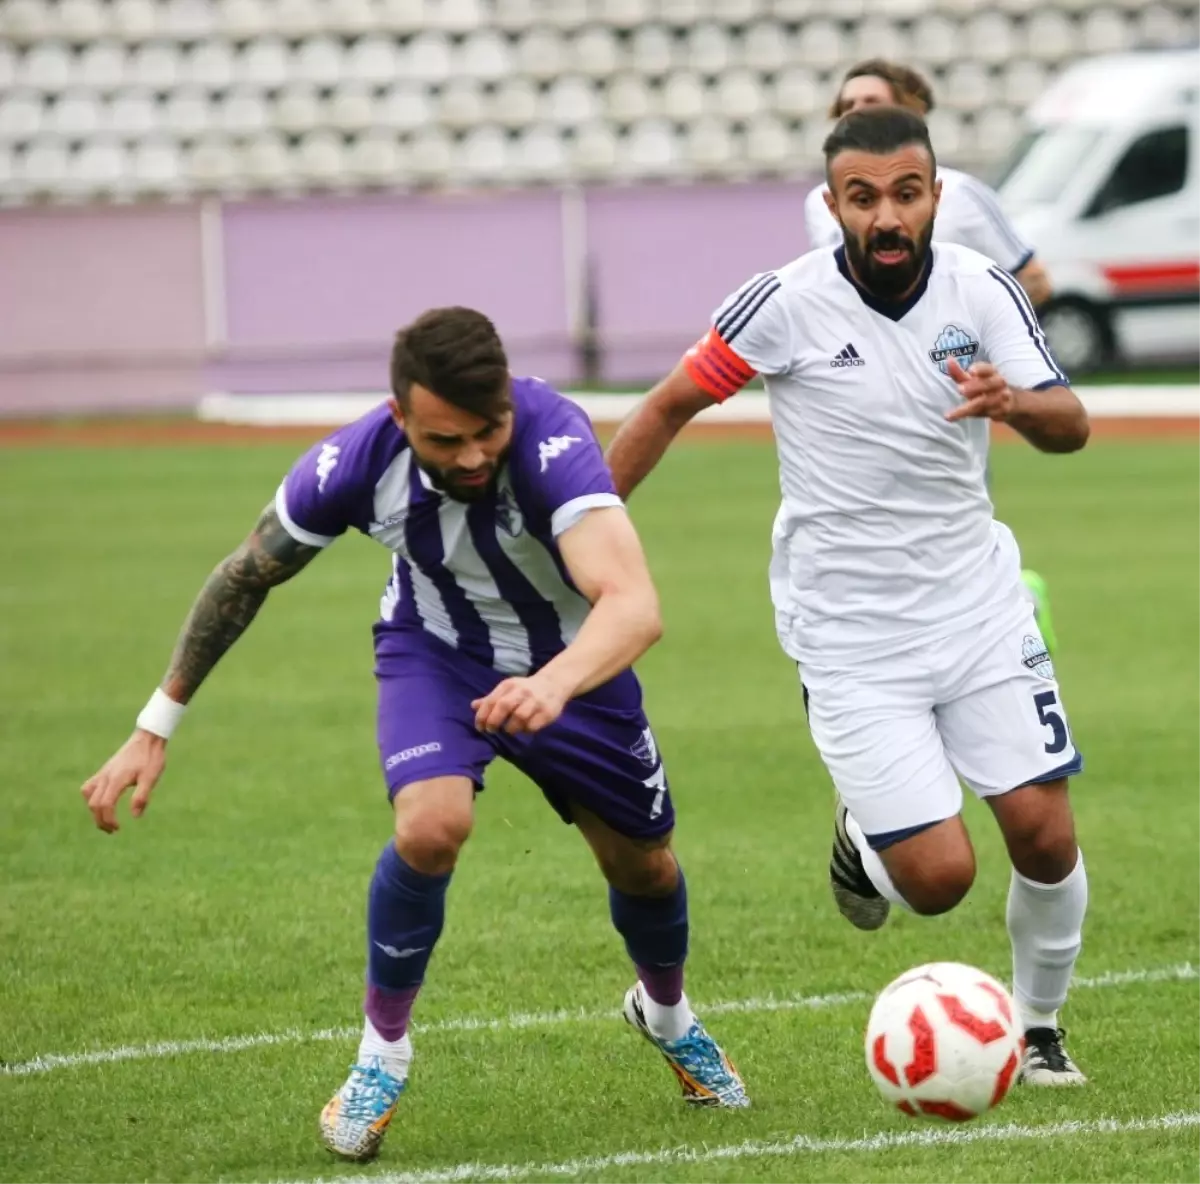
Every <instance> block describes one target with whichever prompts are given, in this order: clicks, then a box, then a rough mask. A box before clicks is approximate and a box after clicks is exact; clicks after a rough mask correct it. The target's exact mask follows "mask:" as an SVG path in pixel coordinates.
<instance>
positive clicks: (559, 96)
mask: <svg viewBox="0 0 1200 1184" xmlns="http://www.w3.org/2000/svg"><path fill="white" fill-rule="evenodd" d="M541 114H542V118H543V119H545V120H546V121H547V122H549V123H552V124H556V125H557V126H559V127H578V126H579V125H580V124H583V123H589V122H591V121H592V120H593V119H595V118H597V117H598V116H599V114H600V98H599V95H598V94H597V92H596V88H595V86H594V85H593V84H592V83H591V82H590V81H589V80H588V79H586V78H580V77H579V76H578V75H573V74H564V75H563V76H562V77H561V78H556V79H555V80H554V81H553V82H552V83H551V84H550V86H549V87H548V88H547V90H546V94H545V95H544V96H543V100H542V104H541Z"/></svg>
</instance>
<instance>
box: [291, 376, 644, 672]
mask: <svg viewBox="0 0 1200 1184" xmlns="http://www.w3.org/2000/svg"><path fill="white" fill-rule="evenodd" d="M512 397H513V405H514V421H513V438H512V444H511V447H510V449H509V452H508V456H507V458H506V460H505V463H504V464H503V466H502V467H501V469H500V472H499V475H498V479H497V482H496V486H495V489H494V490H493V491H492V492H491V493H489V494H488V495H487V496H486V497H483V498H481V499H480V500H479V501H477V502H470V503H464V502H457V501H455V500H453V499H452V498H449V497H446V496H444V495H443V494H442V493H440V492H439V491H438V490H437V489H435V488H434V487H433V485H432V484H431V482H430V480H429V478H428V476H427V475H426V473H425V472H424V471H423V470H422V469H421V468H420V467H419V466H418V465H417V463H416V461H415V458H414V457H413V454H412V450H411V448H410V447H409V444H408V439H407V437H406V436H405V434H404V432H402V431H401V430H400V429H399V428H398V427H397V426H396V424H395V422H394V420H393V419H392V417H391V414H390V412H389V409H388V407H387V405H386V404H383V405H381V406H379V407H377V408H375V409H374V410H372V411H369V412H368V413H367V414H366V415H364V416H363V417H362V418H361V419H358V420H356V421H355V422H354V423H351V424H347V425H346V426H345V427H343V428H339V429H338V430H337V431H336V432H334V433H333V434H332V435H330V436H328V437H326V438H325V439H324V440H323V441H321V442H320V443H319V444H316V445H314V446H313V447H312V448H311V449H309V451H308V452H306V453H305V454H304V455H303V456H302V457H301V458H300V459H299V460H298V461H297V462H296V463H295V464H294V465H293V466H292V469H291V471H290V472H289V473H288V475H287V477H286V478H285V479H284V481H283V484H282V485H280V487H279V492H278V493H277V494H276V497H275V508H276V512H277V513H278V515H279V519H280V521H281V522H282V523H283V525H284V527H285V528H286V529H287V530H288V532H289V533H290V534H291V535H292V536H293V537H294V538H296V539H297V540H298V541H300V542H302V543H308V544H309V545H311V546H314V547H325V546H328V545H329V544H330V543H332V542H333V541H334V539H335V538H337V537H338V535H341V534H344V533H345V531H346V530H347V529H349V528H350V527H354V528H355V529H357V530H360V531H362V533H363V534H366V535H369V536H370V537H371V538H373V539H375V540H376V542H379V543H382V544H383V546H385V547H387V548H388V549H389V550H391V551H392V552H393V559H392V564H393V572H392V578H391V579H390V580H389V582H388V585H387V588H386V589H385V591H384V595H383V600H382V604H381V619H380V621H379V623H378V624H377V625H376V636H377V641H376V648H377V652H378V653H379V654H380V655H381V656H383V655H386V653H387V652H388V650H389V646H394V647H395V648H397V649H402V648H403V645H404V634H405V633H406V632H410V631H411V630H412V629H414V628H419V629H424V630H426V631H428V632H429V633H432V634H433V635H434V636H435V637H438V638H440V639H441V640H442V641H444V642H445V643H446V644H447V645H450V646H452V647H453V648H455V649H457V650H459V651H461V652H462V653H463V654H465V655H467V656H469V657H471V658H472V659H474V660H475V661H477V662H482V663H483V664H485V665H488V666H491V667H493V668H494V669H496V670H498V671H501V672H502V673H505V674H528V673H529V672H531V671H533V670H537V669H539V668H540V667H541V666H543V665H545V663H546V662H548V661H549V660H550V659H551V658H553V657H554V656H555V655H556V654H557V653H559V652H560V651H561V650H562V649H563V648H564V647H565V646H566V645H567V644H569V643H570V641H571V640H572V639H573V638H574V637H575V635H576V633H578V632H579V628H580V626H581V625H582V624H583V620H584V618H585V617H586V616H587V614H588V612H589V611H590V607H591V606H590V605H589V604H588V602H587V601H586V600H585V599H584V597H583V596H581V595H580V594H579V592H578V591H577V590H576V589H575V587H574V585H573V584H572V583H571V579H570V576H569V575H568V573H567V570H566V567H565V566H564V564H563V560H562V555H561V554H560V553H559V549H558V543H557V539H558V536H559V535H561V534H562V533H563V532H564V531H565V530H567V529H569V528H570V527H571V526H573V525H574V524H575V523H576V522H578V521H579V519H580V518H581V517H582V516H583V515H584V514H586V513H587V511H588V510H592V509H596V508H598V507H601V506H619V505H621V499H620V498H619V497H618V496H617V493H616V491H615V489H614V487H613V483H612V477H611V476H610V475H609V471H608V468H607V467H606V465H605V463H604V457H603V454H602V453H601V450H600V445H599V443H598V442H597V440H596V436H595V433H594V432H593V431H592V425H591V422H590V421H589V420H588V418H587V416H586V415H585V414H584V413H583V411H582V410H581V409H580V408H579V407H578V406H577V405H576V404H574V403H572V402H571V401H570V400H569V399H566V398H564V397H563V396H562V395H560V394H558V392H557V391H554V390H552V389H551V388H550V387H549V386H547V385H546V384H545V383H544V382H542V381H541V380H540V379H536V378H514V379H513V382H512Z"/></svg>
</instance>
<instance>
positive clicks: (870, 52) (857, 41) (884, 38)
mask: <svg viewBox="0 0 1200 1184" xmlns="http://www.w3.org/2000/svg"><path fill="white" fill-rule="evenodd" d="M921 51H922V52H924V46H922V47H921ZM911 53H912V47H911V45H910V44H909V40H908V38H907V37H906V36H905V34H904V32H903V30H902V29H901V27H900V26H899V25H898V24H897V23H896V22H895V21H891V20H888V19H887V18H885V17H879V16H874V17H867V19H866V20H864V21H862V22H861V23H860V24H859V25H858V27H857V28H856V29H855V33H854V57H855V58H888V59H890V60H891V61H903V60H904V59H905V58H907V57H909V56H910V54H911Z"/></svg>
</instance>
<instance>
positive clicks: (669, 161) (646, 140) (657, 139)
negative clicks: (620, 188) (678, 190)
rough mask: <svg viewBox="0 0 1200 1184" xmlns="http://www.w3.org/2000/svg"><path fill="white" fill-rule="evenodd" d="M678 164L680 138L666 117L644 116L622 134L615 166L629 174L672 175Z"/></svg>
mask: <svg viewBox="0 0 1200 1184" xmlns="http://www.w3.org/2000/svg"><path fill="white" fill-rule="evenodd" d="M679 164H680V146H679V142H678V139H677V138H676V135H675V132H674V130H673V129H672V127H671V125H670V124H669V123H667V122H666V121H665V120H661V119H643V120H641V121H640V122H639V123H635V124H634V125H633V126H632V127H631V128H630V129H629V132H628V134H627V135H626V136H624V137H623V138H622V142H621V152H620V155H619V157H618V169H619V170H620V171H622V172H625V173H627V174H628V175H629V176H634V177H671V176H674V175H675V174H676V173H677V172H678V171H679Z"/></svg>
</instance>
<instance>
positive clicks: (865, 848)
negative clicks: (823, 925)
mask: <svg viewBox="0 0 1200 1184" xmlns="http://www.w3.org/2000/svg"><path fill="white" fill-rule="evenodd" d="M846 833H847V834H848V835H849V836H850V840H851V842H853V844H854V845H855V847H857V848H858V853H859V855H861V856H862V861H863V868H864V870H865V871H866V873H867V876H868V878H869V879H870V881H871V883H872V884H874V885H875V888H876V890H877V891H878V892H879V894H880V895H881V896H883V897H884V898H885V899H887V900H890V901H891V902H892V904H898V905H900V906H901V907H902V908H908V907H909V906H908V902H907V901H906V900H905V899H904V897H903V896H901V895H900V893H899V892H898V891H897V889H896V885H895V884H893V883H892V877H891V876H889V875H888V873H887V868H886V867H884V866H883V860H882V859H880V858H879V854H878V852H876V851H872V850H871V844H870V843H868V842H867V836H866V835H864V834H863V830H862V827H861V826H859V825H858V823H857V822H855V821H854V815H853V814H847V815H846Z"/></svg>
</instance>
